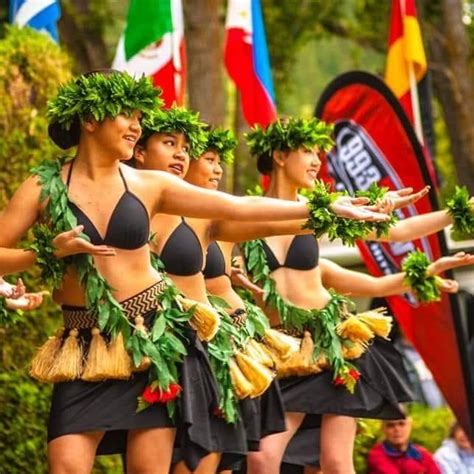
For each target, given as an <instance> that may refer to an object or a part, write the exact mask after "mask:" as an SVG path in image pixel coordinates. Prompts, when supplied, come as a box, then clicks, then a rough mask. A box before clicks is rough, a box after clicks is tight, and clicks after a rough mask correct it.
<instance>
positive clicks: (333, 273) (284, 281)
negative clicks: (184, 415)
mask: <svg viewBox="0 0 474 474" xmlns="http://www.w3.org/2000/svg"><path fill="white" fill-rule="evenodd" d="M320 166H321V161H320V159H319V156H318V149H317V147H315V148H314V149H312V150H309V149H303V148H301V149H298V150H291V151H288V152H274V154H273V171H272V176H271V178H272V179H271V182H270V187H269V190H268V193H267V195H268V196H271V197H276V198H279V199H285V200H291V201H296V200H298V189H300V188H309V187H310V186H311V183H312V181H313V179H314V176H315V174H317V172H318V171H319V168H320ZM292 239H293V236H277V237H270V238H267V239H266V241H267V243H268V245H269V246H270V247H271V249H272V250H273V252H274V254H275V256H276V258H277V260H278V261H280V262H282V261H284V259H285V256H286V255H287V252H288V248H289V246H290V244H291V241H292ZM446 258H447V260H442V259H441V260H442V261H441V262H438V263H437V264H433V265H434V266H433V267H432V268H431V271H433V272H437V271H438V270H443V269H446V268H452V267H454V266H461V265H466V264H472V262H473V261H474V260H473V257H472V256H466V255H464V254H460V255H457V256H455V257H446ZM435 263H436V262H435ZM446 265H447V267H446ZM451 265H452V266H451ZM272 278H273V279H274V280H275V281H276V284H277V289H278V291H279V293H280V294H281V295H282V297H283V298H284V299H286V300H287V301H289V302H290V303H292V304H294V305H295V306H298V307H301V308H306V309H312V308H316V309H320V308H323V307H324V306H325V305H326V304H327V303H328V302H329V300H330V294H329V292H328V290H327V289H326V288H327V287H332V288H334V289H335V290H336V291H338V292H342V293H350V294H353V295H355V294H367V295H374V296H375V295H377V296H381V295H382V294H385V295H389V294H399V293H401V292H404V291H406V288H405V287H404V284H403V274H399V275H391V276H388V277H383V278H374V277H371V276H368V275H361V274H359V273H356V272H351V271H349V270H345V269H343V268H340V267H339V266H337V265H335V264H334V263H332V262H328V261H324V260H322V262H321V264H320V265H318V266H317V267H316V268H314V269H311V270H295V269H290V268H284V267H282V268H278V269H277V270H275V271H274V272H273V273H272ZM451 289H452V290H456V289H457V287H456V285H455V284H454V283H451V282H448V283H447V284H446V290H447V291H450V290H451ZM267 314H268V316H269V318H270V322H271V324H272V325H277V324H279V323H280V321H279V318H278V314H276V313H275V312H274V311H269V312H268V313H267ZM303 419H304V414H303V413H287V414H286V423H287V431H286V432H284V433H279V434H275V435H271V436H268V437H266V438H265V439H263V440H262V442H261V445H260V448H261V451H260V452H258V453H255V455H254V456H252V465H251V469H250V470H249V472H251V473H253V474H255V473H259V474H267V473H268V474H269V473H272V472H277V471H278V469H279V465H280V463H281V459H282V457H283V453H284V451H285V448H286V446H287V445H288V443H289V441H290V439H291V438H292V437H293V435H294V433H295V432H296V430H297V429H298V427H299V426H300V424H301V423H302V421H303ZM355 434H356V421H355V419H353V418H350V417H344V416H337V415H324V416H323V418H322V427H321V446H320V447H321V467H322V470H323V472H325V473H328V474H333V473H334V474H339V473H341V474H348V473H353V472H354V469H353V464H352V457H353V456H352V455H353V444H354V439H355Z"/></svg>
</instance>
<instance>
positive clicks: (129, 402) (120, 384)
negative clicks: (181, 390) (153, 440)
mask: <svg viewBox="0 0 474 474" xmlns="http://www.w3.org/2000/svg"><path fill="white" fill-rule="evenodd" d="M147 384H148V373H147V372H142V373H138V374H135V375H134V376H133V377H132V378H131V379H130V380H107V381H104V382H84V381H82V380H75V381H72V382H62V383H58V384H55V385H54V390H53V398H52V403H51V411H50V416H49V424H48V441H51V440H53V439H55V438H58V437H59V436H63V435H67V434H73V433H85V432H88V431H105V435H104V437H103V438H102V440H101V442H100V444H99V447H98V449H97V454H99V455H100V454H124V453H125V452H126V447H127V433H128V430H131V429H145V428H165V427H172V426H173V422H172V420H171V419H170V418H169V417H168V414H167V411H166V406H165V405H161V404H153V405H150V406H149V407H148V408H147V409H146V410H144V411H142V412H140V413H137V411H136V410H137V397H139V396H140V395H141V394H142V393H143V391H144V390H145V387H146V386H147Z"/></svg>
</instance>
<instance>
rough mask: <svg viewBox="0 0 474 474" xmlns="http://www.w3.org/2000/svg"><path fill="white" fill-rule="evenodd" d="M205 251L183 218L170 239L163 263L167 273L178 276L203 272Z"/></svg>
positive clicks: (163, 254)
mask: <svg viewBox="0 0 474 474" xmlns="http://www.w3.org/2000/svg"><path fill="white" fill-rule="evenodd" d="M202 254H203V251H202V246H201V242H200V241H199V238H198V236H197V235H196V232H194V230H193V229H192V227H190V226H189V224H188V223H187V222H186V221H185V220H184V218H181V222H180V224H179V225H178V227H176V229H174V230H173V232H172V233H171V235H170V236H169V237H168V240H167V241H166V243H165V245H164V247H163V250H162V251H161V255H160V258H161V261H162V262H163V264H164V265H165V270H166V272H167V273H171V274H172V275H178V276H191V275H196V274H197V273H199V272H200V271H202V267H203V263H204V262H203V260H204V259H203V255H202Z"/></svg>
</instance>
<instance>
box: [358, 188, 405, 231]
mask: <svg viewBox="0 0 474 474" xmlns="http://www.w3.org/2000/svg"><path fill="white" fill-rule="evenodd" d="M387 192H388V188H386V187H379V186H378V185H377V183H375V182H374V183H372V184H371V185H370V186H369V188H368V189H367V190H366V191H360V190H359V191H357V192H356V196H361V197H366V198H368V199H369V204H370V205H374V204H378V203H379V202H380V201H382V200H383V198H384V197H385V195H386V194H387ZM397 222H398V216H397V215H396V214H395V213H394V212H392V213H391V214H390V220H388V221H386V222H370V223H369V224H370V226H371V228H372V229H371V230H375V231H376V233H377V237H385V236H387V235H388V233H389V231H390V228H391V227H393V226H394V225H395V224H396V223H397Z"/></svg>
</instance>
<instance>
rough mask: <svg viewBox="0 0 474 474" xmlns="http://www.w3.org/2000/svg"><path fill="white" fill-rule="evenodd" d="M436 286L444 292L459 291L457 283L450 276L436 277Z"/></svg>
mask: <svg viewBox="0 0 474 474" xmlns="http://www.w3.org/2000/svg"><path fill="white" fill-rule="evenodd" d="M437 286H438V288H439V289H440V290H441V291H442V292H444V293H457V292H458V291H459V283H458V282H457V281H456V280H451V279H450V278H440V277H438V280H437Z"/></svg>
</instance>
